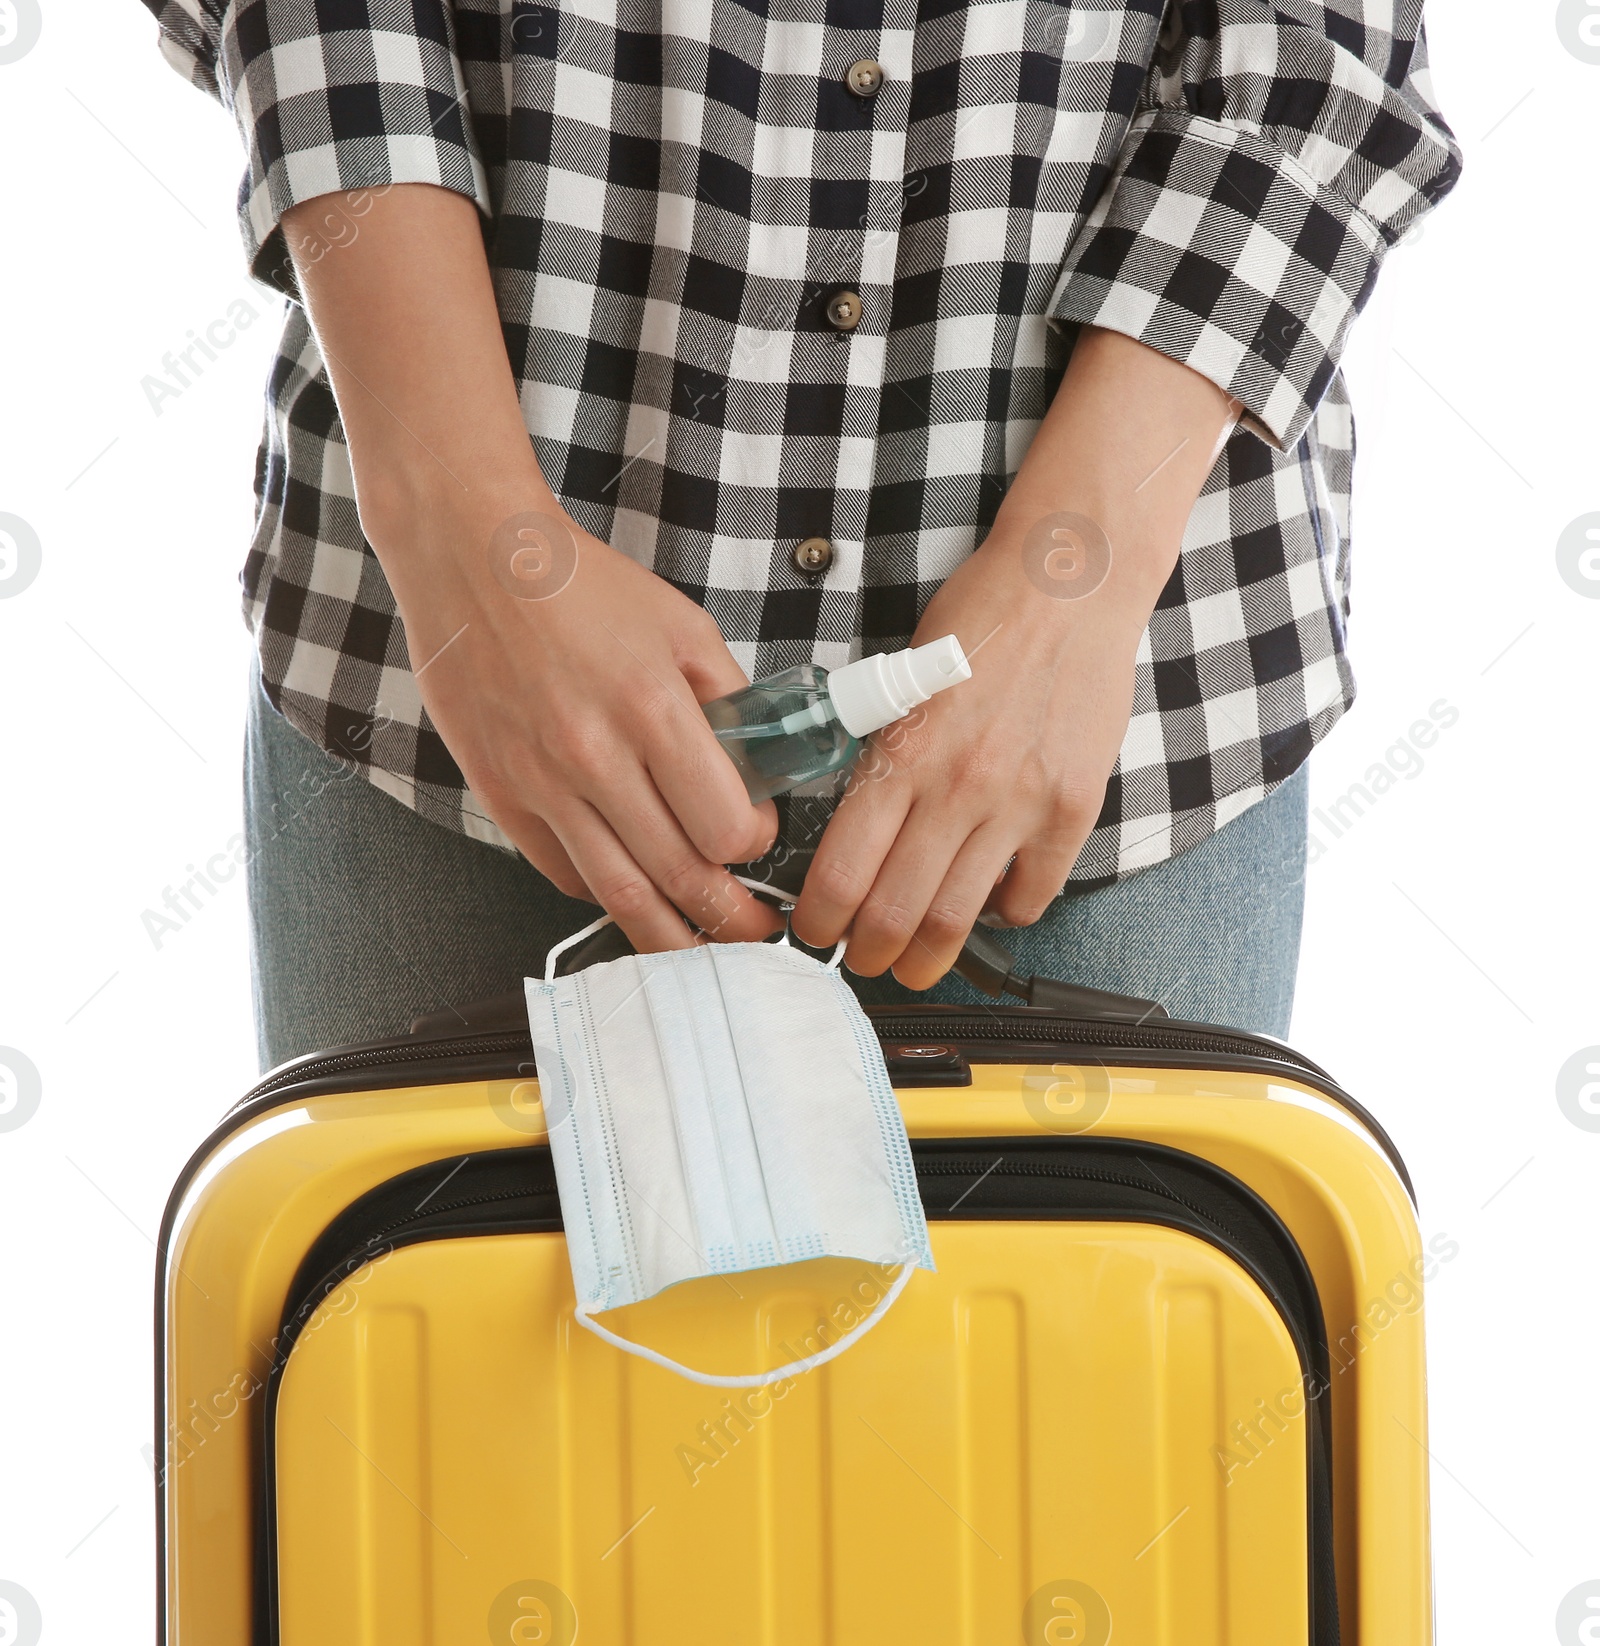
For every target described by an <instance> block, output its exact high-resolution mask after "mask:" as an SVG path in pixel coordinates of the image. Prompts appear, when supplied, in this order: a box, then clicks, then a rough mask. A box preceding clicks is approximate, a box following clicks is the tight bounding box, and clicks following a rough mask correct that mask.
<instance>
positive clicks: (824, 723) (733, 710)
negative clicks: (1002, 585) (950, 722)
mask: <svg viewBox="0 0 1600 1646" xmlns="http://www.w3.org/2000/svg"><path fill="white" fill-rule="evenodd" d="M971 678H972V666H971V664H969V663H968V662H967V658H966V653H965V652H963V651H962V649H961V642H960V641H959V640H957V639H956V637H955V636H954V635H953V634H947V635H946V636H945V637H944V638H943V639H942V640H933V641H930V642H929V643H928V644H927V645H926V646H912V647H910V648H908V649H907V650H906V651H903V652H880V653H879V654H878V655H877V656H875V657H863V658H861V659H860V660H859V661H857V662H855V663H845V664H842V665H841V666H840V667H839V668H837V669H824V668H822V667H821V666H820V665H819V664H816V663H801V664H800V665H799V666H798V667H796V668H792V669H785V670H784V671H783V672H782V673H781V674H775V675H773V676H772V678H771V679H769V680H757V681H756V682H755V683H754V684H753V685H750V686H746V687H745V688H744V690H743V691H737V692H730V693H729V694H728V695H727V696H726V697H719V698H717V699H716V700H715V701H714V702H711V703H707V704H706V705H705V714H706V719H707V720H709V721H710V722H711V725H712V728H713V729H714V730H715V732H716V734H717V739H718V741H719V742H720V743H721V744H722V746H723V748H724V749H726V750H727V752H728V758H729V759H730V760H732V761H733V763H734V765H735V766H737V767H738V768H739V775H740V776H741V777H742V778H743V779H744V786H745V788H746V789H747V790H749V792H750V798H751V799H752V800H766V799H768V798H769V797H771V796H772V795H775V794H781V793H782V792H783V791H784V790H785V789H792V788H794V787H795V785H796V784H799V783H809V782H810V781H811V780H812V779H813V778H816V777H825V776H826V775H827V774H828V773H829V772H836V771H839V770H840V769H841V768H842V767H845V766H848V765H849V764H850V762H851V761H852V760H854V759H855V757H856V755H857V754H858V753H860V750H861V740H862V738H864V737H867V736H869V735H870V734H871V733H873V732H875V731H878V730H879V729H880V728H882V727H884V726H888V725H891V724H892V723H893V722H894V721H896V720H899V719H901V718H902V717H903V716H904V715H908V714H910V712H911V711H912V710H913V709H914V708H916V706H917V705H918V704H919V703H926V702H927V701H928V699H929V698H930V697H932V696H933V694H934V693H935V692H942V691H943V690H944V689H945V687H946V686H954V685H955V684H956V683H957V682H958V681H962V680H970V679H971Z"/></svg>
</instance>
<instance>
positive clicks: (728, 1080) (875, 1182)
mask: <svg viewBox="0 0 1600 1646" xmlns="http://www.w3.org/2000/svg"><path fill="white" fill-rule="evenodd" d="M762 889H765V888H762ZM605 924H606V921H604V920H601V921H597V922H596V923H595V924H594V925H593V926H591V927H589V928H587V929H586V930H585V931H582V932H578V933H576V934H575V935H574V936H573V937H572V938H570V939H568V940H567V942H565V943H562V944H559V945H558V946H557V947H556V948H555V949H554V950H552V951H551V954H550V959H549V962H548V964H547V966H546V973H545V978H544V981H542V982H540V981H538V980H536V979H534V978H529V979H527V980H526V990H527V1001H528V1023H529V1028H530V1030H531V1032H532V1038H533V1047H534V1057H535V1059H536V1062H537V1065H538V1071H539V1082H540V1091H541V1094H542V1098H543V1103H544V1110H545V1124H546V1128H547V1132H548V1135H549V1140H550V1153H551V1156H552V1159H553V1161H554V1165H555V1173H556V1186H557V1189H558V1191H559V1194H560V1198H561V1215H562V1218H563V1220H564V1222H565V1225H566V1237H567V1250H568V1253H569V1255H570V1258H571V1262H572V1279H573V1285H574V1288H575V1290H576V1293H577V1303H578V1307H577V1319H578V1321H579V1323H580V1324H581V1325H583V1326H584V1327H586V1328H587V1329H588V1330H589V1331H591V1332H593V1333H594V1334H595V1335H596V1336H598V1337H601V1338H603V1339H605V1341H606V1342H608V1343H611V1344H614V1345H615V1346H616V1347H617V1348H619V1349H624V1350H626V1351H627V1352H628V1353H629V1354H634V1355H639V1356H640V1357H641V1358H643V1359H645V1360H650V1361H654V1362H655V1363H656V1364H657V1365H659V1366H664V1367H666V1368H667V1369H668V1370H670V1371H674V1372H678V1373H680V1374H681V1375H682V1376H684V1377H689V1378H692V1379H694V1380H695V1381H696V1382H699V1383H708V1384H712V1385H715V1386H718V1387H722V1388H755V1387H760V1386H761V1385H764V1384H769V1383H775V1382H777V1381H779V1380H780V1379H782V1378H785V1377H789V1376H792V1375H794V1374H796V1373H799V1372H804V1371H809V1370H810V1369H811V1368H812V1367H814V1366H820V1365H822V1364H823V1362H825V1361H827V1360H831V1359H832V1358H833V1357H834V1356H835V1355H837V1354H840V1353H842V1352H843V1351H844V1350H845V1349H847V1348H849V1347H850V1345H851V1344H853V1343H855V1342H857V1341H858V1340H859V1339H860V1338H861V1337H862V1335H863V1334H864V1333H866V1332H867V1331H869V1330H870V1329H871V1328H872V1327H873V1326H874V1325H876V1324H877V1322H878V1321H879V1320H880V1319H881V1318H882V1317H883V1314H884V1312H885V1311H886V1310H887V1309H888V1308H889V1307H890V1305H891V1304H892V1303H893V1302H894V1301H895V1299H896V1298H898V1297H899V1295H900V1293H901V1292H902V1291H903V1290H904V1289H905V1286H906V1283H907V1282H908V1281H909V1280H910V1278H911V1275H912V1272H913V1268H914V1267H920V1268H924V1269H932V1268H933V1266H934V1265H933V1254H932V1252H931V1250H930V1249H929V1245H928V1228H927V1223H926V1222H925V1220H924V1218H923V1213H922V1201H921V1198H920V1196H919V1195H918V1193H917V1180H916V1173H915V1171H914V1169H913V1167H912V1163H911V1148H910V1145H909V1143H908V1142H907V1140H906V1132H905V1125H904V1122H903V1121H902V1120H901V1118H900V1110H899V1107H898V1106H897V1105H896V1103H895V1100H894V1094H893V1092H892V1091H891V1090H890V1086H889V1076H888V1071H887V1070H886V1069H885V1067H884V1062H883V1053H882V1051H881V1049H880V1047H879V1045H878V1040H877V1036H876V1035H875V1034H874V1033H873V1030H872V1026H871V1024H870V1023H869V1021H868V1019H867V1015H866V1013H865V1012H863V1011H862V1009H861V1006H860V1004H859V1003H858V1002H857V1000H856V997H855V995H854V994H853V993H852V992H851V990H850V987H849V985H848V984H847V983H846V982H845V980H844V979H843V978H842V977H841V976H840V975H839V973H838V971H837V969H836V968H837V965H838V959H839V956H838V954H837V953H836V954H835V956H834V959H833V961H832V963H831V964H829V965H824V964H823V963H822V962H821V961H818V960H815V959H813V958H812V957H811V956H810V955H807V954H803V953H802V952H801V951H799V950H798V949H794V948H790V947H787V946H782V945H776V944H771V943H710V944H706V945H704V946H701V947H698V948H693V949H680V950H675V951H672V952H670V953H666V954H650V955H629V956H626V957H624V958H623V959H620V960H611V961H605V962H603V963H601V964H599V965H595V966H590V967H588V968H587V969H585V970H584V971H581V972H576V973H573V974H572V975H570V976H567V977H560V978H558V977H556V976H555V975H554V969H555V961H556V957H557V955H558V954H560V953H561V952H562V951H563V950H565V949H566V948H568V947H570V946H571V944H573V943H575V942H577V941H579V939H581V938H583V937H586V936H588V935H589V933H590V932H592V931H597V930H598V929H599V928H600V927H601V926H603V925H605ZM842 951H843V945H842V944H841V945H840V952H842ZM818 1257H841V1258H856V1259H860V1260H863V1261H865V1262H870V1263H879V1264H884V1265H889V1264H901V1265H904V1267H903V1268H902V1269H901V1272H900V1274H899V1275H897V1276H896V1277H895V1280H894V1282H893V1284H892V1285H891V1286H890V1288H889V1291H888V1292H887V1294H886V1295H885V1296H884V1297H883V1298H882V1299H881V1300H880V1302H879V1303H878V1305H877V1307H876V1308H875V1309H874V1310H873V1311H872V1313H871V1314H870V1315H869V1316H868V1317H867V1318H866V1319H865V1320H863V1321H862V1322H861V1323H860V1324H859V1325H857V1326H856V1327H855V1328H854V1329H853V1330H852V1331H850V1332H848V1333H847V1334H846V1335H845V1336H844V1337H842V1338H840V1339H839V1340H838V1341H836V1342H835V1343H832V1344H830V1345H829V1346H828V1347H827V1348H825V1349H823V1350H822V1351H821V1352H819V1353H817V1354H815V1355H811V1356H808V1357H807V1358H805V1359H803V1360H797V1361H795V1362H793V1363H791V1364H790V1365H788V1366H783V1367H779V1368H777V1369H776V1370H773V1371H766V1372H758V1373H753V1374H751V1375H748V1376H722V1375H715V1374H711V1373H704V1372H698V1371H694V1370H693V1369H691V1368H690V1367H687V1366H684V1365H681V1364H679V1363H678V1362H677V1361H674V1360H670V1359H668V1358H667V1357H666V1356H665V1355H662V1354H659V1353H658V1352H657V1351H655V1350H654V1349H650V1348H647V1347H645V1346H644V1345H643V1344H638V1343H631V1342H629V1341H627V1340H626V1339H625V1338H621V1337H618V1336H617V1335H616V1334H615V1333H613V1332H611V1331H609V1330H607V1328H606V1327H604V1326H602V1325H600V1324H599V1323H598V1322H597V1321H595V1320H594V1318H593V1316H594V1315H595V1314H599V1313H604V1312H605V1311H606V1310H608V1309H616V1308H620V1307H622V1306H623V1305H624V1304H628V1303H639V1302H643V1301H644V1300H645V1299H646V1298H650V1297H654V1296H655V1295H656V1294H657V1293H658V1292H661V1291H663V1290H665V1289H666V1288H667V1287H668V1286H673V1285H676V1284H677V1283H678V1282H679V1281H683V1280H691V1279H695V1278H697V1277H699V1276H703V1275H720V1274H733V1273H737V1272H738V1271H740V1270H745V1269H762V1268H770V1267H773V1266H775V1265H777V1264H783V1263H795V1262H800V1261H803V1260H805V1259H809V1258H818Z"/></svg>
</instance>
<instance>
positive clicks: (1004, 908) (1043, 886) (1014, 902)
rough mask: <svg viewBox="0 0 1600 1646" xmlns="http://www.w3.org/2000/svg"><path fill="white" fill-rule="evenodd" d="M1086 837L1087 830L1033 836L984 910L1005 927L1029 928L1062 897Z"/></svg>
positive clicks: (1087, 834) (1052, 832)
mask: <svg viewBox="0 0 1600 1646" xmlns="http://www.w3.org/2000/svg"><path fill="white" fill-rule="evenodd" d="M1088 838H1089V831H1088V829H1087V828H1083V829H1078V828H1072V829H1055V830H1051V831H1049V832H1047V833H1045V834H1036V835H1034V836H1033V838H1032V839H1030V840H1029V841H1028V842H1027V844H1026V845H1024V846H1023V847H1022V848H1021V849H1020V850H1019V851H1018V853H1017V860H1016V862H1015V863H1013V864H1012V865H1011V867H1010V868H1009V869H1008V870H1007V871H1006V873H1005V878H1004V879H1003V880H1001V881H1000V883H999V885H997V886H996V887H994V889H993V890H992V891H991V892H990V894H989V897H988V901H987V903H986V905H985V907H986V908H987V909H988V910H989V911H990V912H991V913H993V914H997V915H999V917H1000V918H1001V919H1002V920H1003V921H1005V923H1006V924H1007V925H1008V926H1031V925H1033V923H1034V922H1035V921H1036V920H1038V919H1039V918H1040V916H1041V915H1043V914H1044V912H1045V910H1046V909H1048V908H1049V907H1050V905H1051V903H1052V902H1054V900H1055V899H1056V898H1057V897H1059V896H1060V895H1061V888H1062V887H1063V886H1064V885H1065V884H1066V882H1067V876H1068V875H1069V874H1071V873H1072V865H1073V864H1074V863H1076V862H1077V861H1078V853H1079V852H1080V851H1082V850H1083V843H1084V841H1085V840H1087V839H1088Z"/></svg>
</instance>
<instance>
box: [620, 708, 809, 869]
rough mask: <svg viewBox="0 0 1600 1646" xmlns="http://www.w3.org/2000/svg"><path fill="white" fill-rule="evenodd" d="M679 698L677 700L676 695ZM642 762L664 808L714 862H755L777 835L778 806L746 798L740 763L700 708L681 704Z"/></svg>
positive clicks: (699, 849)
mask: <svg viewBox="0 0 1600 1646" xmlns="http://www.w3.org/2000/svg"><path fill="white" fill-rule="evenodd" d="M677 701H679V702H680V703H681V700H677ZM645 765H646V769H647V770H648V771H649V773H650V776H651V778H652V779H653V780H654V782H655V786H656V788H657V789H658V790H659V791H660V794H661V798H662V799H663V800H664V801H665V802H666V805H667V809H668V810H669V811H670V812H671V813H672V815H673V816H674V817H675V818H676V819H677V820H678V823H679V825H680V827H681V828H682V830H683V833H684V834H686V835H687V836H688V837H689V839H690V840H691V841H692V842H693V843H694V846H695V849H696V850H697V851H698V852H699V853H700V854H701V855H702V856H703V857H705V858H708V859H709V860H710V861H711V862H713V863H753V862H754V861H755V860H756V859H757V858H758V857H762V856H764V855H765V854H766V853H767V852H768V851H770V850H771V848H772V843H773V841H774V840H775V839H776V838H777V835H778V808H777V807H776V806H774V805H773V803H772V802H771V801H770V800H764V801H762V802H761V804H760V805H759V806H755V805H752V804H751V803H750V796H749V795H748V794H747V793H746V792H745V786H744V781H743V779H742V778H741V777H740V776H739V772H738V768H737V767H736V766H735V765H734V763H733V761H732V760H731V759H730V758H729V756H728V753H727V751H726V750H725V749H724V748H723V747H722V745H721V744H720V743H719V742H718V741H717V735H716V733H715V732H714V731H712V729H711V725H710V723H709V722H708V721H707V720H706V718H705V716H704V715H703V714H701V713H700V711H699V710H698V709H691V708H689V707H688V706H687V705H681V709H680V713H679V715H678V716H677V717H676V718H674V719H671V720H668V721H667V722H666V723H665V724H664V725H663V726H662V727H661V729H660V735H658V736H654V737H651V738H650V739H649V740H648V742H647V744H646V749H645Z"/></svg>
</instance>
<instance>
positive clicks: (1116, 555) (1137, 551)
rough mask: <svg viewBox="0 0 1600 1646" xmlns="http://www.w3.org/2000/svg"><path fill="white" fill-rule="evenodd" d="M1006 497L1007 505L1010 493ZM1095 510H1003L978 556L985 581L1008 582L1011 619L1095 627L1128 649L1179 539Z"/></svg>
mask: <svg viewBox="0 0 1600 1646" xmlns="http://www.w3.org/2000/svg"><path fill="white" fill-rule="evenodd" d="M1007 502H1008V503H1009V502H1010V499H1009V498H1008V500H1007ZM1109 512H1110V511H1108V510H1104V509H1102V511H1101V513H1100V514H1098V515H1097V514H1096V513H1095V512H1093V508H1092V506H1090V505H1088V504H1085V503H1081V502H1075V501H1065V500H1063V501H1054V502H1053V503H1052V504H1051V506H1049V507H1037V508H1024V507H1021V506H1019V507H1017V508H1015V509H1011V510H1008V509H1007V508H1006V507H1004V506H1003V507H1002V509H1001V511H1000V514H999V515H998V516H997V518H996V520H995V523H994V528H993V529H992V530H991V531H990V533H989V535H988V537H987V538H986V539H985V540H984V542H983V544H982V545H981V546H980V548H979V549H978V551H977V554H976V555H975V556H974V559H975V560H976V561H977V562H978V564H979V565H980V566H981V567H982V568H983V571H982V575H983V576H984V578H985V580H986V581H988V580H991V579H992V580H995V581H997V582H1003V583H1004V584H1006V585H1008V586H1009V589H1010V592H1011V596H1012V604H1011V613H1012V620H1014V621H1016V622H1018V623H1019V624H1026V625H1027V626H1029V627H1043V628H1046V629H1059V630H1061V631H1063V633H1065V632H1066V631H1073V632H1079V631H1081V630H1082V628H1083V627H1084V625H1086V624H1088V625H1092V626H1093V627H1094V628H1095V629H1096V630H1097V631H1099V632H1101V633H1102V634H1104V635H1105V636H1106V637H1107V638H1108V639H1109V638H1114V637H1116V636H1118V635H1121V636H1123V637H1124V638H1125V639H1126V641H1127V643H1128V644H1129V645H1130V646H1135V647H1136V646H1137V645H1138V641H1139V637H1140V636H1141V635H1142V634H1143V632H1144V630H1145V627H1146V626H1147V624H1148V623H1149V621H1150V614H1151V612H1152V611H1154V609H1155V604H1156V601H1157V600H1158V599H1159V598H1160V597H1161V591H1162V589H1163V588H1164V587H1165V586H1166V583H1167V581H1168V579H1169V578H1170V577H1171V575H1172V569H1173V566H1174V565H1175V563H1176V561H1177V556H1178V546H1179V544H1178V540H1177V539H1176V538H1174V539H1172V540H1171V541H1170V542H1163V541H1160V540H1159V539H1156V538H1154V537H1153V536H1152V535H1151V534H1150V533H1149V531H1148V529H1147V528H1142V527H1141V528H1138V529H1136V528H1135V527H1134V526H1132V525H1131V524H1129V523H1126V522H1121V521H1117V520H1111V521H1110V522H1109V523H1105V521H1104V516H1105V515H1106V514H1109Z"/></svg>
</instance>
